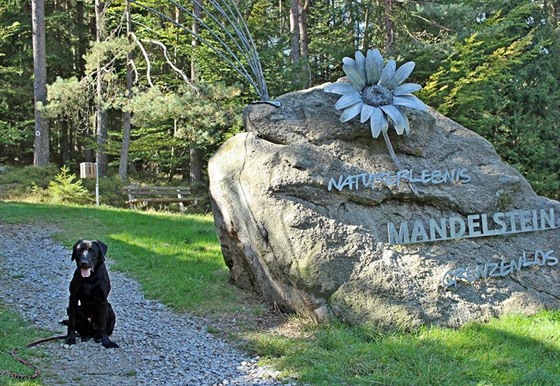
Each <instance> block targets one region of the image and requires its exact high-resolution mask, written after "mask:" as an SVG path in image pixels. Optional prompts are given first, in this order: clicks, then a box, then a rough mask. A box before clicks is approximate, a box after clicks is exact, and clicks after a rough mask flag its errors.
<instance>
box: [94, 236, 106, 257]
mask: <svg viewBox="0 0 560 386" xmlns="http://www.w3.org/2000/svg"><path fill="white" fill-rule="evenodd" d="M93 242H94V243H95V244H97V246H98V247H99V250H100V251H101V257H102V258H103V260H105V255H106V254H107V248H108V247H107V244H105V243H104V242H103V241H99V240H94V241H93Z"/></svg>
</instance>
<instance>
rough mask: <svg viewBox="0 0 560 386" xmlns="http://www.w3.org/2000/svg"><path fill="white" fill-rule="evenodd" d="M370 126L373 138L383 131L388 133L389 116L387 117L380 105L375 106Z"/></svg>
mask: <svg viewBox="0 0 560 386" xmlns="http://www.w3.org/2000/svg"><path fill="white" fill-rule="evenodd" d="M370 127H371V135H372V136H373V138H377V137H379V134H381V132H382V131H383V132H384V133H386V132H387V129H388V128H389V122H387V118H385V115H384V114H383V111H381V109H380V108H379V107H374V108H373V114H372V116H371V121H370Z"/></svg>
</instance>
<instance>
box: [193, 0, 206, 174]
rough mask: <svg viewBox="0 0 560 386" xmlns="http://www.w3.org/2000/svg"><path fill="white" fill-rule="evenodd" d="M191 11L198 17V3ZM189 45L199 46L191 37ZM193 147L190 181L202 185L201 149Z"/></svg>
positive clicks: (194, 77) (197, 27)
mask: <svg viewBox="0 0 560 386" xmlns="http://www.w3.org/2000/svg"><path fill="white" fill-rule="evenodd" d="M193 11H194V15H195V16H196V17H200V13H201V8H200V5H199V4H198V3H195V5H194V10H193ZM192 30H193V32H195V33H198V31H199V25H198V22H197V21H196V20H193V24H192ZM191 43H192V46H193V47H197V46H198V45H199V41H198V39H197V38H196V37H193V39H192V42H191ZM191 80H192V81H193V82H195V81H196V66H195V61H194V56H193V58H192V60H191ZM193 146H194V147H192V148H191V150H190V180H191V182H193V183H202V163H203V162H202V161H203V152H202V149H200V148H197V147H196V144H193Z"/></svg>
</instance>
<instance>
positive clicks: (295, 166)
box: [209, 86, 560, 327]
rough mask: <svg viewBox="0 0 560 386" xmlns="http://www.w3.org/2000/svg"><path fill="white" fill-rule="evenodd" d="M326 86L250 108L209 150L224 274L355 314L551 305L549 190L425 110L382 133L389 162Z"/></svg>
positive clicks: (559, 294) (471, 313) (364, 318)
mask: <svg viewBox="0 0 560 386" xmlns="http://www.w3.org/2000/svg"><path fill="white" fill-rule="evenodd" d="M323 89H324V86H320V87H317V88H313V89H309V90H305V91H301V92H296V93H290V94H287V95H284V96H283V97H280V98H278V100H279V101H280V102H282V106H281V107H279V108H277V107H274V106H271V105H268V104H256V105H251V106H249V107H247V109H246V111H245V114H244V118H245V120H244V121H245V129H246V132H245V133H242V134H238V135H236V136H235V137H233V138H231V139H230V140H228V141H227V142H226V143H225V144H224V145H223V146H222V147H221V148H220V149H219V150H218V151H217V153H216V154H215V155H214V156H213V157H212V159H211V160H210V165H209V175H210V193H211V198H212V205H213V212H214V216H215V220H216V225H217V229H218V235H219V238H220V242H221V245H222V251H223V255H224V258H225V261H226V263H227V265H228V267H229V268H230V277H231V280H232V281H233V282H234V283H235V284H237V285H238V286H240V287H242V288H246V289H249V290H252V291H256V292H258V293H259V294H261V295H262V297H263V298H264V299H266V300H267V301H269V302H271V303H274V304H276V305H277V306H278V307H279V308H280V309H282V310H285V311H295V312H297V313H299V314H302V315H305V316H308V317H310V318H312V319H314V320H316V321H323V320H329V319H333V318H338V319H342V320H344V321H348V322H350V323H353V324H362V323H375V324H378V325H383V326H398V327H414V326H417V325H420V324H438V325H445V326H458V325H461V324H463V323H465V322H467V321H471V320H486V319H488V318H489V317H492V316H499V315H501V314H504V313H508V312H523V313H532V312H535V311H536V310H538V309H540V308H543V307H545V308H546V307H550V308H558V307H559V306H560V264H558V258H557V257H558V256H560V230H559V229H558V227H559V226H560V203H558V202H556V201H553V200H550V199H547V198H544V197H539V196H538V195H536V194H535V192H534V191H533V190H532V189H531V186H530V185H529V184H528V183H527V181H526V180H525V179H524V178H523V177H522V176H521V175H520V174H519V173H518V172H517V171H515V170H514V169H513V168H511V167H509V166H508V165H506V164H505V163H503V162H502V161H501V159H500V157H499V156H498V155H497V154H496V152H495V150H494V148H493V147H492V145H491V144H490V143H489V142H487V141H486V140H484V139H483V138H482V137H480V136H478V135H477V134H475V133H474V132H472V131H469V130H467V129H466V128H464V127H462V126H461V125H459V124H457V123H455V122H453V121H451V120H450V119H448V118H446V117H444V116H442V115H441V114H439V113H438V112H436V111H433V110H430V111H428V112H427V113H425V112H416V111H413V110H410V111H408V112H407V115H408V117H409V120H410V125H411V133H410V134H409V135H407V136H397V135H396V134H395V133H394V132H393V131H392V132H391V133H390V138H391V142H392V144H393V146H394V149H395V152H396V154H397V156H398V157H399V159H400V161H401V162H402V164H403V170H402V171H401V172H400V173H397V170H398V169H397V167H396V166H395V164H394V163H393V161H392V159H391V157H390V156H389V153H388V150H387V146H386V144H385V142H384V141H383V139H382V138H379V139H373V138H372V137H371V134H370V131H369V128H368V126H365V125H363V124H360V123H359V122H357V120H353V121H351V122H348V123H341V122H340V121H339V119H338V117H339V115H340V112H337V111H336V110H335V108H334V103H335V102H336V97H334V96H332V95H329V94H326V93H325V92H324V90H323ZM355 121H356V122H355ZM391 130H392V129H391ZM398 178H399V179H398ZM407 180H408V181H407ZM410 181H412V182H413V185H414V186H415V190H416V192H414V191H413V190H412V188H411V186H410V184H409V182H410Z"/></svg>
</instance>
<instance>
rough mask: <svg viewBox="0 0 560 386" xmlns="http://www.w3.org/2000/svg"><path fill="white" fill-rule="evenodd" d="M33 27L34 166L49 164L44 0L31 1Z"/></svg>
mask: <svg viewBox="0 0 560 386" xmlns="http://www.w3.org/2000/svg"><path fill="white" fill-rule="evenodd" d="M31 12H32V27H33V71H34V78H33V95H34V102H35V148H34V151H33V164H34V165H35V166H47V165H48V164H49V124H48V121H47V119H46V117H45V116H44V114H43V113H42V112H41V107H43V106H46V104H47V59H46V51H45V7H44V3H43V0H32V1H31Z"/></svg>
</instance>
